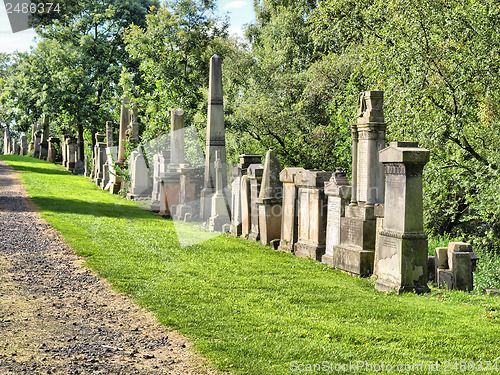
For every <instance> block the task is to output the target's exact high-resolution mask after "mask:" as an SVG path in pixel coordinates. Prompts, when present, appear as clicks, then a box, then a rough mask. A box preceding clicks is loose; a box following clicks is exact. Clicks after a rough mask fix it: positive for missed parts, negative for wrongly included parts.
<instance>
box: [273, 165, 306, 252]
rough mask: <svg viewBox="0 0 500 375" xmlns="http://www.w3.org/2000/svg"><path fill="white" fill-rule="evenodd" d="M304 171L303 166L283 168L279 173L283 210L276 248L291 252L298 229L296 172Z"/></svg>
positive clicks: (295, 241)
mask: <svg viewBox="0 0 500 375" xmlns="http://www.w3.org/2000/svg"><path fill="white" fill-rule="evenodd" d="M302 171H305V169H304V168H300V167H299V168H285V169H283V170H282V171H281V173H280V181H281V182H282V183H283V206H282V209H283V212H282V216H281V239H280V245H279V246H278V250H281V251H284V252H286V253H293V246H294V245H295V244H296V243H297V235H298V232H299V229H298V223H299V220H298V216H299V215H298V213H299V211H298V208H297V195H298V188H297V185H295V176H296V175H297V173H299V172H302Z"/></svg>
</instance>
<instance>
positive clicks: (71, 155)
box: [66, 137, 76, 171]
mask: <svg viewBox="0 0 500 375" xmlns="http://www.w3.org/2000/svg"><path fill="white" fill-rule="evenodd" d="M66 142H67V148H66V157H67V158H68V161H67V165H66V169H67V170H69V171H73V169H75V164H76V138H75V137H68V138H67V141H66Z"/></svg>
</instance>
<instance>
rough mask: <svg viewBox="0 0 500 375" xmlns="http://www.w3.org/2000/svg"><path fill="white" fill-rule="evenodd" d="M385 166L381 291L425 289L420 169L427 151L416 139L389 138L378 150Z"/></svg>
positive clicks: (424, 240) (419, 290) (425, 268)
mask: <svg viewBox="0 0 500 375" xmlns="http://www.w3.org/2000/svg"><path fill="white" fill-rule="evenodd" d="M380 161H381V162H382V163H383V164H384V167H385V176H386V179H385V204H384V227H383V230H382V231H381V232H380V245H379V246H380V249H379V255H378V256H379V260H378V278H377V280H376V281H375V288H376V289H377V290H380V291H389V290H396V291H397V292H408V291H410V292H413V291H415V292H417V293H421V292H427V291H428V290H429V288H428V287H427V281H428V268H427V235H426V234H425V233H424V226H423V203H422V171H423V168H424V165H425V164H426V163H427V162H428V161H429V151H428V150H425V149H423V148H419V147H418V143H417V142H392V143H391V144H390V146H389V147H387V148H386V149H384V150H382V151H381V152H380Z"/></svg>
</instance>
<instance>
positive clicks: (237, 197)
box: [230, 154, 262, 237]
mask: <svg viewBox="0 0 500 375" xmlns="http://www.w3.org/2000/svg"><path fill="white" fill-rule="evenodd" d="M261 160H262V155H254V154H242V155H240V162H239V164H238V165H237V166H236V167H234V168H233V170H232V175H233V182H232V189H231V228H230V232H231V235H232V236H236V237H237V236H241V234H242V206H241V201H242V199H241V192H242V189H241V184H242V177H243V176H244V175H246V174H247V170H248V166H249V165H250V164H255V163H260V162H261ZM246 212H248V207H247V210H246ZM247 233H248V232H247Z"/></svg>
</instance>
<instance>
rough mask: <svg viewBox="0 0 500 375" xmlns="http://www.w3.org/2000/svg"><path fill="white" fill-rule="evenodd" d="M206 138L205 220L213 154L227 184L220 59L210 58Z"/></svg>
mask: <svg viewBox="0 0 500 375" xmlns="http://www.w3.org/2000/svg"><path fill="white" fill-rule="evenodd" d="M208 90H209V91H208V114H207V139H206V151H205V177H204V183H203V189H202V191H201V202H200V217H201V219H202V220H207V219H208V218H209V216H210V214H211V211H212V210H211V204H212V199H211V197H212V195H213V194H214V193H215V177H216V171H215V167H214V165H215V161H216V157H215V154H216V152H217V151H218V152H219V156H220V161H221V168H222V169H221V173H222V186H223V188H225V187H226V186H227V164H226V136H225V126H224V106H223V96H222V59H221V58H220V57H219V56H217V55H213V56H212V57H211V58H210V79H209V88H208Z"/></svg>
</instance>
